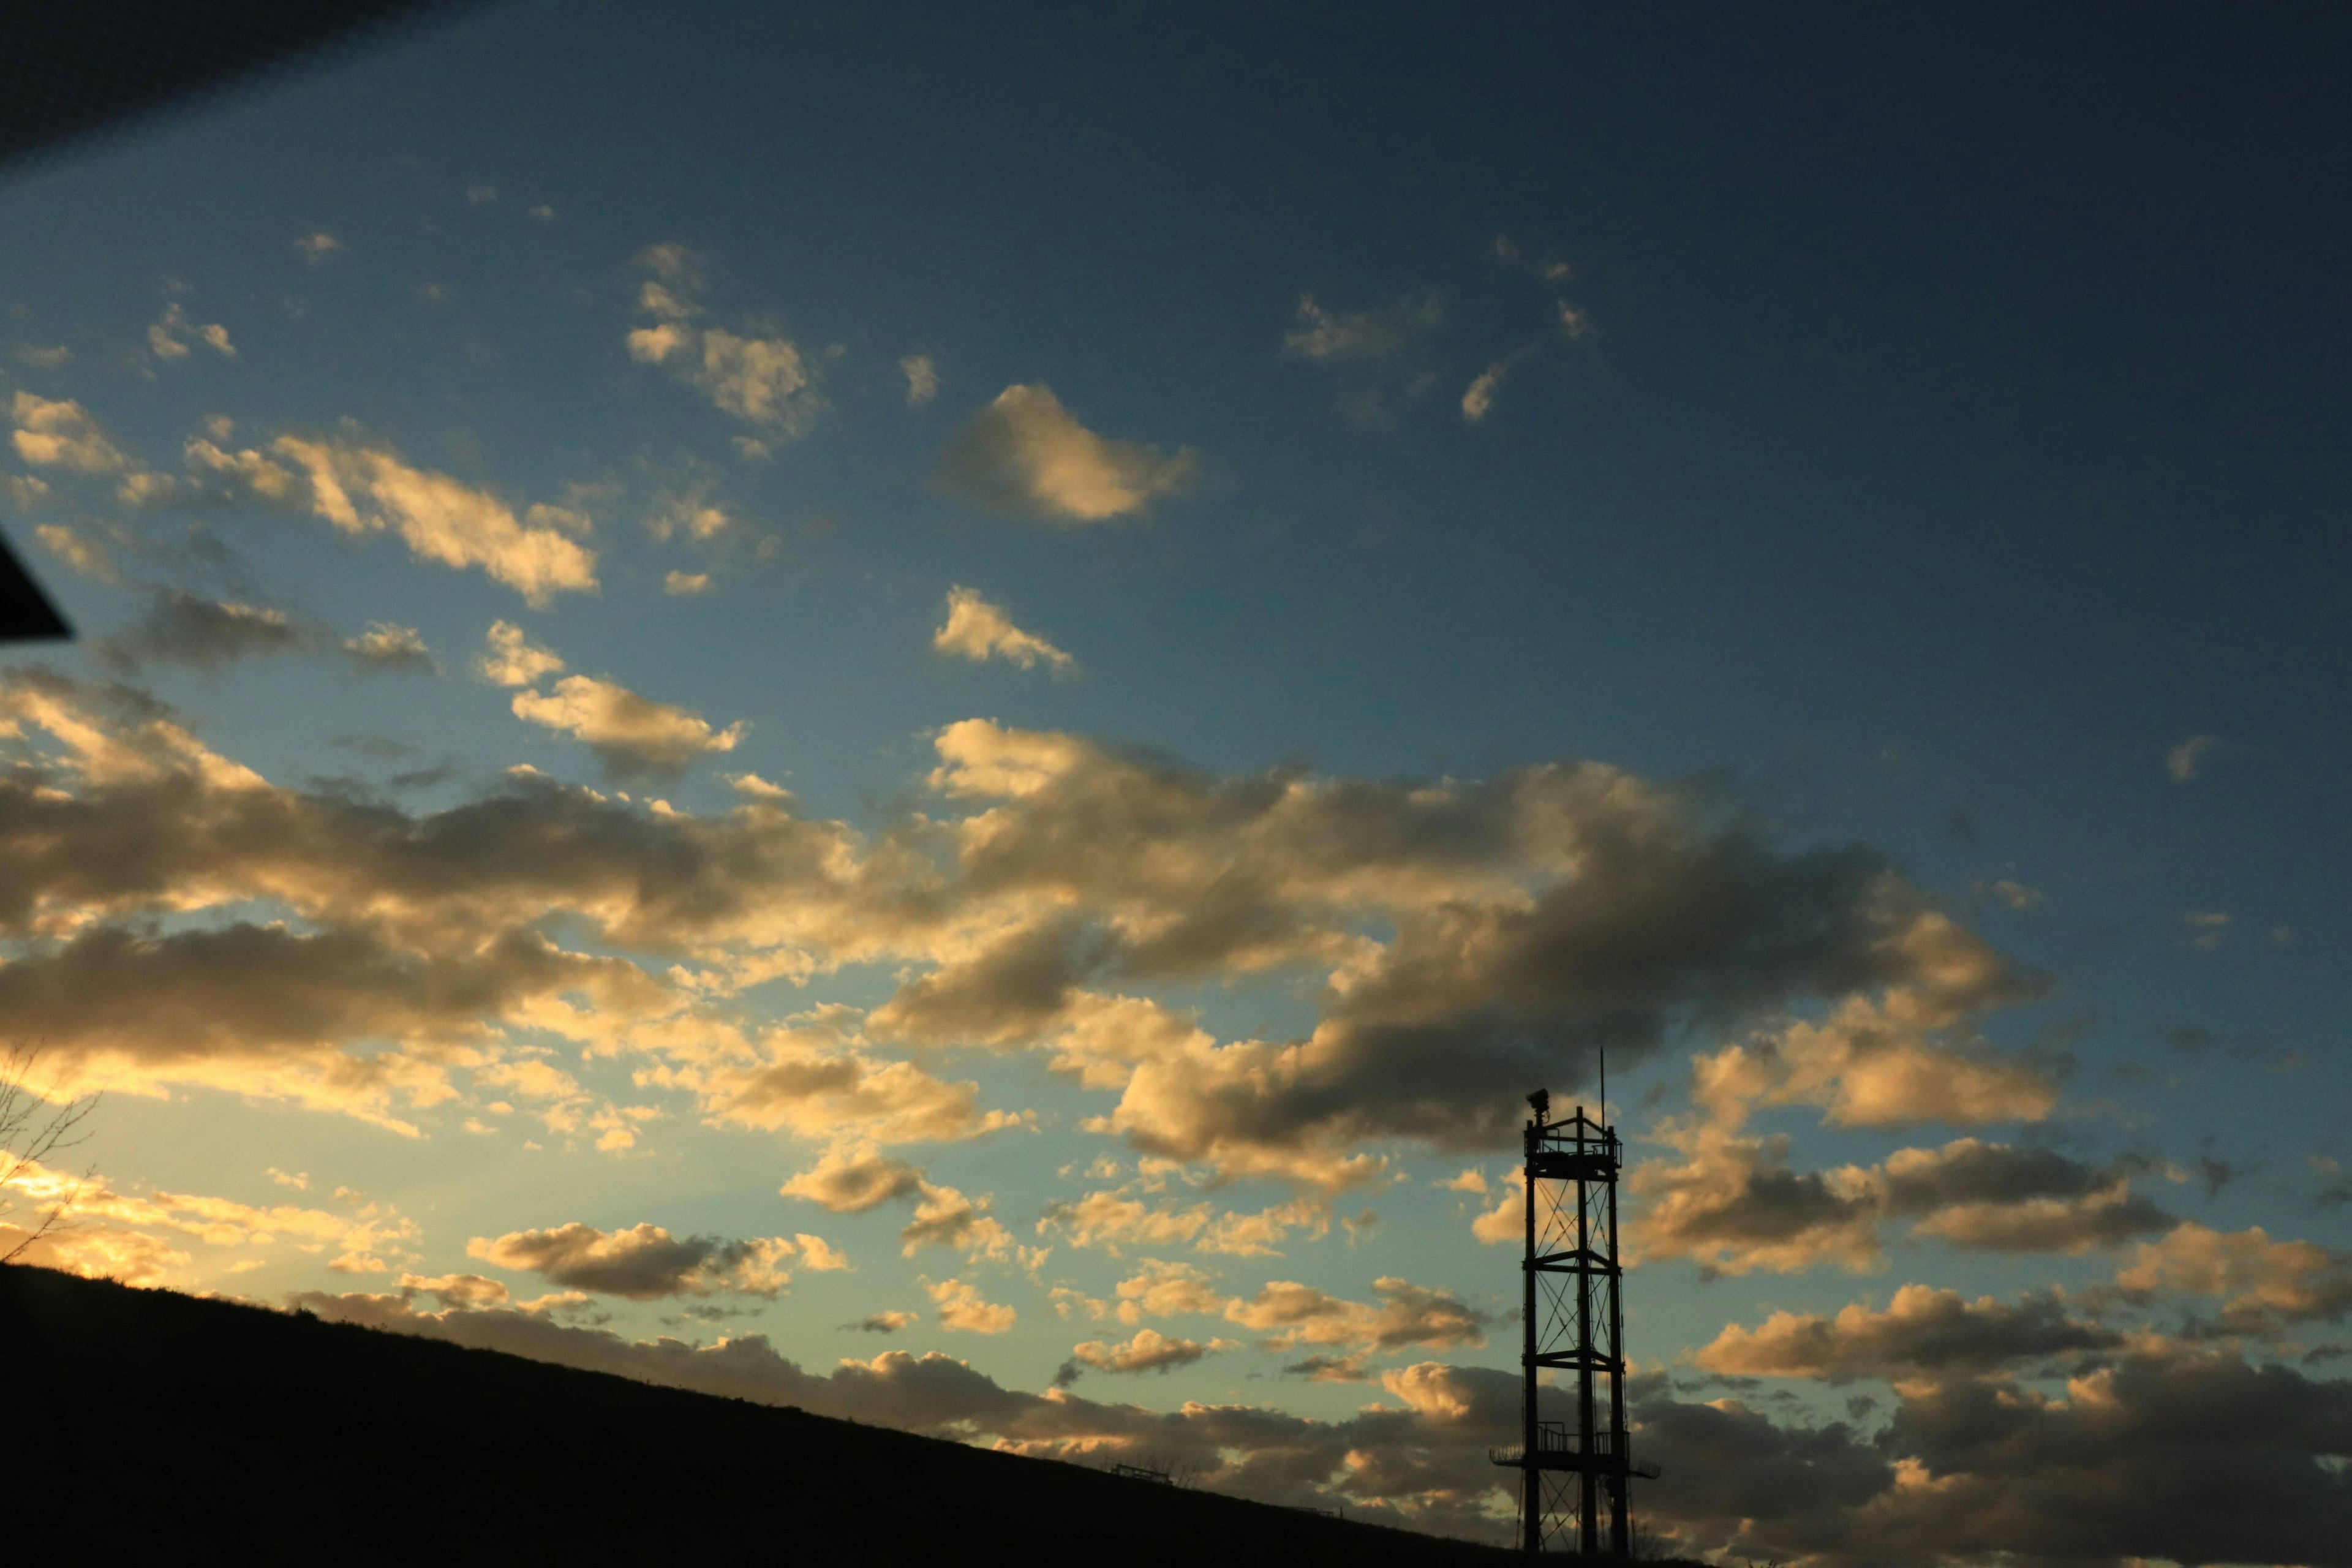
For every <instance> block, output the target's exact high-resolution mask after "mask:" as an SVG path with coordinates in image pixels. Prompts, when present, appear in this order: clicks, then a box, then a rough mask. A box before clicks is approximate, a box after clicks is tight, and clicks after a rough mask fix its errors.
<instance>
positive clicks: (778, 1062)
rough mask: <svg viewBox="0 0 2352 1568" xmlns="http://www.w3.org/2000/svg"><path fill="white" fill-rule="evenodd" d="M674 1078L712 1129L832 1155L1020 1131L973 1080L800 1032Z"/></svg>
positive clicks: (1017, 1119)
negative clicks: (984, 1103) (988, 1106)
mask: <svg viewBox="0 0 2352 1568" xmlns="http://www.w3.org/2000/svg"><path fill="white" fill-rule="evenodd" d="M677 1081H679V1082H681V1083H684V1084H688V1085H689V1086H691V1087H692V1088H694V1089H696V1090H697V1092H698V1095H699V1096H700V1099H701V1101H702V1108H703V1110H704V1113H705V1114H706V1115H707V1116H709V1119H710V1120H711V1121H714V1122H719V1123H725V1124H729V1125H733V1126H740V1127H753V1128H757V1129H759V1130H760V1131H765V1132H774V1131H790V1132H793V1133H796V1134H798V1135H799V1136H801V1137H803V1138H810V1139H821V1140H827V1141H835V1149H836V1151H838V1150H840V1149H845V1148H851V1147H857V1148H863V1147H866V1146H869V1145H873V1144H887V1143H913V1142H946V1141H950V1140H955V1139H964V1138H976V1137H979V1136H981V1135H982V1133H986V1132H993V1131H999V1130H1001V1129H1003V1128H1008V1127H1014V1126H1020V1125H1023V1124H1024V1118H1022V1117H1021V1116H1018V1115H1013V1114H1010V1113H1007V1112H1004V1111H1001V1110H992V1111H988V1112H985V1113H983V1112H982V1111H981V1110H979V1108H978V1101H979V1098H980V1086H979V1085H978V1084H976V1083H971V1082H963V1083H948V1082H944V1081H942V1080H941V1079H937V1078H934V1077H932V1076H931V1075H930V1074H929V1073H927V1072H925V1071H923V1070H922V1069H921V1068H919V1067H917V1066H915V1064H914V1063H912V1062H905V1061H886V1060H881V1059H877V1058H874V1057H872V1056H869V1055H866V1054H865V1053H862V1052H860V1051H858V1050H856V1048H854V1047H847V1046H845V1044H844V1043H843V1042H841V1041H840V1040H839V1039H837V1038H833V1037H826V1036H824V1035H823V1034H821V1033H819V1032H817V1031H814V1030H808V1029H794V1028H790V1027H787V1028H781V1029H774V1030H771V1031H769V1032H768V1033H766V1034H765V1035H764V1036H762V1037H761V1041H760V1044H759V1047H758V1049H757V1056H756V1058H755V1059H754V1060H752V1061H750V1062H737V1061H730V1062H728V1063H726V1064H724V1065H722V1066H718V1067H713V1068H702V1069H693V1070H688V1071H686V1072H684V1073H682V1074H681V1076H680V1077H679V1079H678V1080H677ZM866 1206H870V1205H866Z"/></svg>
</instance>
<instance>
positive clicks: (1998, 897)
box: [1969, 877, 2042, 910]
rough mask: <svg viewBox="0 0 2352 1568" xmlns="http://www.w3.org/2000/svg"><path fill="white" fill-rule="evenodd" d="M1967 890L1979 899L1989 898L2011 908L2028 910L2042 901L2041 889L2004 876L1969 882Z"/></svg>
mask: <svg viewBox="0 0 2352 1568" xmlns="http://www.w3.org/2000/svg"><path fill="white" fill-rule="evenodd" d="M1969 892H1971V893H1973V894H1975V895H1976V896H1977V897H1978V898H1980V899H1991V900H1994V901H1995V902H1997V903H2000V904H2001V905H2003V906H2004V907H2006V908H2009V909H2012V910H2030V909H2032V908H2033V907H2034V906H2035V905H2037V904H2039V903H2041V902H2042V890H2041V889H2038V888H2029V887H2027V886H2026V885H2025V884H2024V883H2022V882H2013V881H2011V880H2010V879H2008V878H2006V877H2004V878H2001V879H1999V880H1996V881H1990V882H1970V883H1969Z"/></svg>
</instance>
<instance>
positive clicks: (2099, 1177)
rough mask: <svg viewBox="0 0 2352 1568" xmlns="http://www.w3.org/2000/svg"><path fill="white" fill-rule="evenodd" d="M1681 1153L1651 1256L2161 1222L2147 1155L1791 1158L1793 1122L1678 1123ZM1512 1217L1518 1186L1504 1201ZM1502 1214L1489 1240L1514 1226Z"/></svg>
mask: <svg viewBox="0 0 2352 1568" xmlns="http://www.w3.org/2000/svg"><path fill="white" fill-rule="evenodd" d="M1670 1136H1671V1137H1673V1138H1674V1139H1675V1140H1676V1141H1677V1142H1679V1143H1680V1145H1681V1147H1682V1150H1683V1152H1684V1153H1685V1161H1684V1162H1683V1163H1675V1162H1674V1161H1671V1160H1661V1161H1651V1162H1644V1163H1642V1164H1639V1165H1637V1166H1635V1167H1634V1169H1633V1171H1632V1172H1631V1173H1629V1175H1628V1178H1627V1185H1628V1187H1629V1188H1630V1190H1631V1191H1632V1193H1633V1194H1634V1196H1635V1197H1636V1198H1637V1199H1638V1200H1639V1202H1640V1205H1641V1206H1640V1207H1639V1208H1638V1210H1637V1211H1636V1215H1635V1219H1634V1222H1633V1225H1631V1226H1629V1236H1630V1237H1631V1238H1632V1239H1633V1241H1634V1243H1635V1245H1636V1247H1637V1249H1638V1251H1639V1253H1640V1254H1641V1255H1642V1256H1643V1257H1645V1258H1694V1259H1696V1260H1697V1261H1698V1262H1699V1263H1700V1265H1701V1267H1702V1269H1703V1271H1704V1272H1706V1273H1707V1274H1717V1273H1721V1274H1745V1273H1748V1272H1750V1271H1752V1270H1756V1269H1766V1270H1769V1271H1771V1272H1774V1273H1783V1274H1786V1273H1796V1272H1800V1271H1801V1270H1804V1269H1807V1268H1815V1267H1818V1266H1820V1265H1822V1264H1834V1265H1837V1266H1839V1267H1841V1268H1847V1269H1850V1270H1854V1271H1861V1270H1865V1269H1869V1268H1874V1267H1876V1265H1877V1263H1878V1261H1879V1259H1880V1257H1881V1250H1882V1246H1881V1239H1880V1227H1881V1226H1882V1225H1885V1224H1890V1223H1897V1222H1908V1225H1909V1229H1910V1231H1911V1233H1912V1234H1913V1235H1914V1236H1918V1237H1933V1238H1935V1239H1937V1240H1940V1241H1943V1242H1946V1243H1948V1245H1951V1246H1954V1247H1963V1248H1967V1249H1969V1250H1974V1251H1990V1252H2011V1253H2039V1252H2059V1253H2081V1252H2085V1251H2088V1250H2091V1249H2093V1248H2095V1247H2118V1246H2121V1245H2122V1244H2124V1243H2125V1242H2127V1241H2129V1240H2131V1239H2132V1238H2133V1237H2138V1236H2145V1235H2147V1234H2149V1233H2151V1232H2154V1231H2158V1230H2162V1229H2165V1228H2166V1227H2168V1226H2170V1225H2171V1224H2172V1223H2173V1222H2172V1220H2171V1217H2170V1216H2169V1215H2166V1214H2165V1213H2164V1211H2163V1210H2162V1209H2160V1208H2158V1207H2157V1206H2156V1205H2154V1204H2152V1203H2150V1202H2149V1201H2148V1200H2147V1198H2145V1197H2143V1196H2140V1195H2138V1194H2134V1193H2133V1192H2132V1191H2131V1178H2132V1177H2133V1176H2134V1175H2135V1174H2137V1173H2139V1172H2140V1171H2141V1170H2143V1169H2144V1168H2145V1167H2144V1166H2143V1165H2142V1164H2141V1163H2137V1162H2133V1161H2117V1162H2115V1163H2110V1164H2107V1165H2104V1166H2094V1165H2088V1164H2085V1163H2082V1162H2080V1161H2076V1160H2073V1159H2069V1158H2067V1157H2066V1156H2064V1155H2062V1154H2058V1153H2055V1152H2051V1151H2048V1150H2033V1149H2018V1148H2012V1147H2011V1146H2010V1145H2007V1144H2001V1143H1987V1142H1981V1141H1979V1140H1978V1139H1974V1138H1962V1139H1958V1140H1955V1141H1954V1142H1949V1143H1947V1144H1945V1145H1944V1146H1943V1147H1942V1148H1940V1149H1933V1150H1929V1149H1900V1150H1897V1151H1896V1152H1894V1153H1893V1154H1891V1155H1889V1156H1888V1157H1887V1159H1886V1160H1885V1163H1883V1164H1880V1165H1876V1166H1870V1167H1864V1166H1858V1165H1844V1166H1840V1167H1838V1168H1835V1169H1832V1170H1827V1171H1808V1172H1800V1171H1792V1170H1790V1168H1789V1167H1788V1164H1787V1158H1788V1141H1787V1139H1786V1138H1785V1137H1783V1136H1775V1137H1773V1138H1769V1139H1747V1138H1738V1137H1735V1136H1732V1135H1730V1134H1729V1133H1727V1132H1726V1131H1722V1130H1721V1129H1720V1128H1715V1127H1682V1128H1678V1129H1675V1130H1673V1131H1672V1132H1671V1133H1670ZM1506 1207H1507V1209H1508V1211H1509V1213H1510V1214H1511V1215H1512V1217H1513V1218H1514V1219H1516V1218H1517V1215H1518V1212H1519V1211H1518V1207H1517V1199H1516V1198H1513V1199H1512V1200H1510V1201H1509V1202H1508V1203H1507V1205H1506ZM1515 1234H1516V1231H1515V1230H1513V1229H1511V1228H1509V1227H1506V1226H1497V1227H1496V1230H1495V1232H1494V1233H1493V1234H1491V1235H1489V1234H1486V1233H1482V1234H1481V1239H1484V1240H1490V1241H1493V1240H1508V1239H1510V1238H1511V1237H1512V1236H1513V1235H1515Z"/></svg>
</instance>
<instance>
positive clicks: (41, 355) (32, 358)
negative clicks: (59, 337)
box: [16, 343, 73, 370]
mask: <svg viewBox="0 0 2352 1568" xmlns="http://www.w3.org/2000/svg"><path fill="white" fill-rule="evenodd" d="M16 363H18V364H21V365H25V366H27V367H28V368H30V369H33V370H62V369H64V368H65V367H66V366H67V365H69V364H71V363H73V350H71V349H69V348H68V347H66V346H65V345H64V344H63V343H55V344H46V345H45V344H41V343H18V344H17V345H16Z"/></svg>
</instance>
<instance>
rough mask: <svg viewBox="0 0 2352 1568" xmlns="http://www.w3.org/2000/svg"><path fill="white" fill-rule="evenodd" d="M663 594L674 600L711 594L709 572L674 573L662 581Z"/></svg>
mask: <svg viewBox="0 0 2352 1568" xmlns="http://www.w3.org/2000/svg"><path fill="white" fill-rule="evenodd" d="M662 592H663V593H665V594H667V595H670V596H671V597H672V598H688V597H691V596H693V595H697V594H708V593H709V592H710V574H709V573H708V572H673V573H671V574H669V575H668V576H667V577H665V578H663V579H662Z"/></svg>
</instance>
